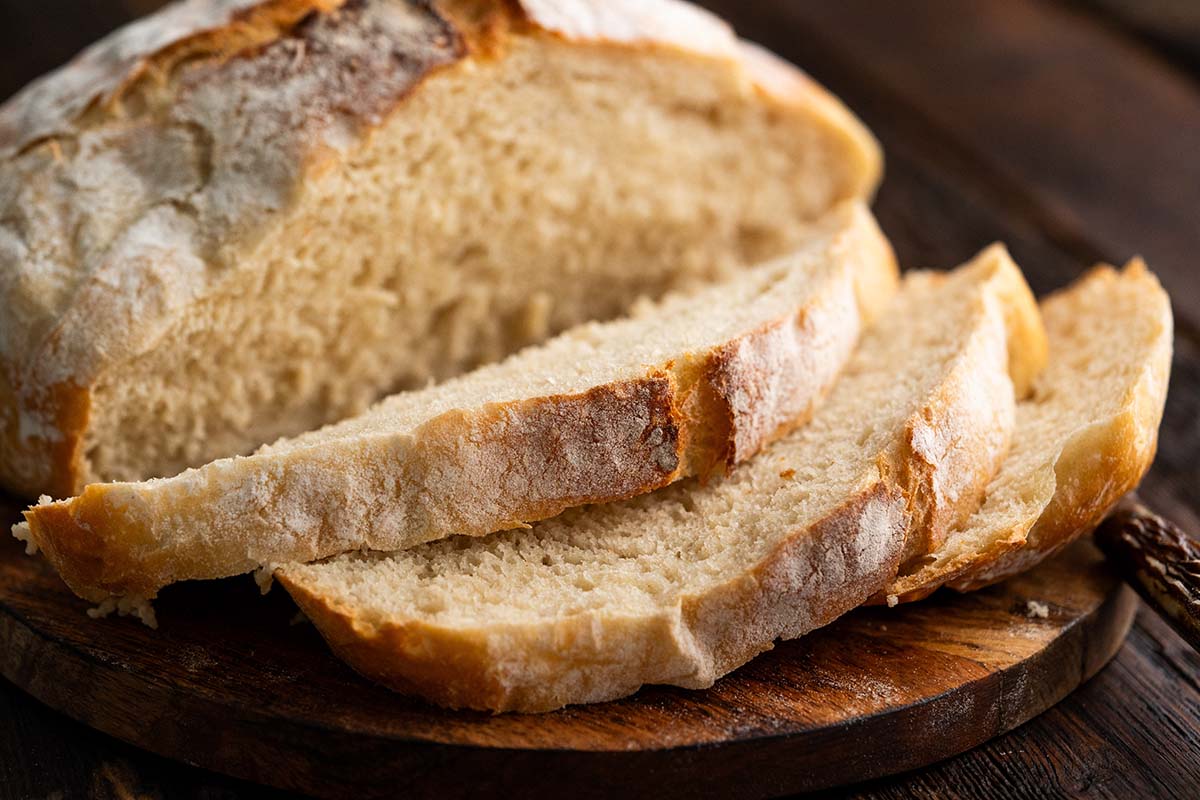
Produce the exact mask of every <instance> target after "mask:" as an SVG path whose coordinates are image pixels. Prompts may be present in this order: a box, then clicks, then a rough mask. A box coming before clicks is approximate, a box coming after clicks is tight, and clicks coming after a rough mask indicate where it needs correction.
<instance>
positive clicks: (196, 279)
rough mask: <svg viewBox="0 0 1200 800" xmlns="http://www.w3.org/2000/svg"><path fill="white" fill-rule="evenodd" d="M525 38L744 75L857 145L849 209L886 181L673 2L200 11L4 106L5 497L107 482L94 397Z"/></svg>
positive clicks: (169, 17) (198, 3) (193, 8)
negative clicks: (353, 167) (362, 143)
mask: <svg viewBox="0 0 1200 800" xmlns="http://www.w3.org/2000/svg"><path fill="white" fill-rule="evenodd" d="M526 35H550V36H555V37H559V38H563V39H566V40H568V41H571V42H577V43H579V44H580V45H581V46H585V45H602V46H604V47H612V48H616V49H617V50H620V49H629V48H637V49H643V48H657V49H662V50H670V51H674V52H677V53H683V54H688V55H694V56H695V57H696V58H698V59H707V60H712V59H717V60H720V61H728V63H729V68H730V69H731V70H734V71H738V72H740V74H742V75H744V76H745V79H746V80H749V81H751V82H754V83H756V85H757V86H758V88H759V91H761V92H762V93H763V95H764V97H768V98H770V99H769V102H770V103H772V104H775V105H777V106H779V107H781V108H787V107H799V108H805V109H809V110H810V111H811V113H812V115H813V116H814V118H816V119H817V120H823V122H820V123H819V124H823V125H826V126H828V127H829V128H830V129H834V128H844V129H845V130H844V131H843V132H842V134H844V136H845V138H846V147H845V154H844V155H845V158H846V159H847V160H851V161H854V162H855V163H854V165H853V170H854V171H855V174H856V175H857V176H858V178H857V185H855V186H853V187H849V191H848V192H847V194H848V195H850V194H864V193H866V192H869V191H870V189H871V187H872V186H874V184H875V182H876V180H877V179H878V174H879V162H880V158H879V151H878V148H877V146H876V145H875V143H874V142H873V140H872V139H871V138H870V136H869V134H868V133H866V131H865V130H863V129H862V128H861V126H860V125H859V124H858V123H857V122H856V121H855V120H853V119H852V118H851V117H850V115H849V114H848V113H847V112H846V111H845V110H844V109H843V108H842V107H841V106H840V105H839V104H838V103H837V102H836V101H834V100H832V99H831V98H830V97H828V95H826V94H825V93H824V92H823V91H821V90H820V89H819V88H817V87H815V85H813V84H811V82H808V81H807V79H805V78H803V77H801V76H800V75H799V73H798V72H797V71H796V70H794V69H792V68H789V67H785V66H781V65H780V64H778V63H771V62H770V59H768V58H766V57H764V56H762V55H761V54H754V55H748V54H747V53H748V51H746V50H745V49H744V48H743V47H742V45H740V44H739V43H738V42H737V40H736V39H735V38H734V36H733V35H732V33H731V31H730V30H729V29H728V27H727V26H725V25H724V24H723V23H721V22H720V21H719V20H717V19H716V18H714V17H712V16H711V15H709V14H707V13H706V12H703V11H700V10H698V9H696V8H693V7H691V6H688V5H686V4H683V3H679V2H675V0H653V1H650V0H647V1H646V2H642V0H622V2H608V1H607V0H605V2H599V1H598V0H528V1H527V2H513V3H508V2H500V1H499V0H495V1H494V2H487V1H486V0H445V2H417V1H416V0H411V1H407V2H406V1H405V0H258V1H257V2H254V1H253V0H185V2H182V3H178V4H175V5H172V6H170V7H168V8H167V9H166V10H164V11H163V12H161V13H159V14H156V15H154V16H152V17H149V18H147V19H145V20H143V21H140V22H138V23H136V24H134V25H131V26H128V27H127V28H124V29H122V30H120V31H118V32H117V33H115V34H113V35H112V36H110V37H109V38H107V39H105V40H104V41H102V42H100V43H98V44H97V45H95V46H93V47H92V48H90V49H88V50H87V51H85V52H84V53H83V54H81V55H80V56H79V57H78V58H77V59H76V60H75V61H74V62H72V63H71V64H69V65H68V66H66V67H64V68H63V69H61V70H59V71H57V72H55V73H53V74H51V75H49V76H47V77H45V78H43V79H41V80H39V81H38V82H36V83H34V84H33V85H31V86H30V87H28V88H27V89H26V90H25V91H24V92H22V93H21V94H19V95H18V96H16V97H15V98H14V99H12V100H11V101H9V102H8V103H7V104H5V105H4V106H3V107H2V108H0V187H2V188H0V210H2V213H0V217H6V218H8V219H11V220H15V221H16V222H15V223H14V224H4V225H0V264H12V265H16V266H15V267H13V268H10V269H5V270H3V271H0V308H3V309H4V311H5V315H6V318H5V320H4V322H3V323H0V440H2V441H3V443H4V450H5V454H6V455H5V457H4V458H3V459H2V460H0V482H3V483H4V484H6V485H8V486H9V487H10V488H13V489H16V490H18V491H22V492H26V493H30V494H35V493H37V492H39V491H43V490H44V491H49V492H51V493H53V494H55V495H57V496H64V495H67V494H71V493H74V492H76V491H78V490H79V489H80V488H81V486H82V484H83V483H84V482H86V481H88V480H91V479H95V478H96V477H97V476H95V475H93V474H90V472H89V470H90V467H89V464H88V461H87V454H86V453H85V452H84V445H85V442H84V439H85V436H86V434H87V432H88V429H89V421H90V417H91V416H92V412H93V409H92V399H93V394H92V389H93V387H94V386H95V385H96V383H97V381H98V380H100V379H101V378H102V376H104V375H106V374H107V373H108V372H110V371H112V370H117V369H119V368H120V365H121V364H122V363H123V362H126V361H128V360H129V359H130V358H133V357H135V356H137V355H139V354H141V353H146V352H149V351H152V350H153V349H154V348H155V347H156V345H157V344H158V343H159V341H160V339H161V338H162V337H163V336H164V335H165V334H166V331H167V330H168V329H169V328H171V326H172V325H175V324H177V323H178V322H179V321H180V320H183V319H186V315H187V314H188V311H189V308H190V307H191V306H192V305H193V304H194V303H195V301H196V300H197V299H198V298H202V297H204V296H205V295H206V293H207V292H209V291H210V290H211V289H212V288H213V287H215V286H217V285H218V284H219V283H220V281H221V280H222V279H223V277H224V276H225V275H227V274H228V273H229V272H230V271H232V270H234V269H236V266H237V263H238V261H239V258H240V257H241V256H242V255H243V254H244V253H246V252H247V251H248V250H250V249H251V248H252V247H253V244H254V242H255V240H256V238H257V237H258V236H259V235H260V234H261V232H262V229H263V225H264V224H265V222H266V221H267V220H269V219H271V218H272V217H273V216H274V215H278V214H279V213H280V212H281V211H282V210H284V209H286V208H288V207H289V205H290V204H291V203H293V202H294V201H295V198H296V196H297V193H298V192H300V191H302V189H303V186H304V183H305V181H306V180H307V179H308V176H310V175H312V174H314V173H315V172H319V171H320V170H321V169H322V164H323V163H328V162H329V161H330V160H331V159H336V158H337V157H338V155H337V154H338V152H339V150H340V149H341V148H342V147H344V146H345V144H346V143H347V142H350V141H357V140H361V139H362V138H363V137H369V136H370V135H371V133H372V131H374V130H376V129H377V128H378V127H379V126H380V125H381V123H382V122H383V121H384V120H385V119H386V118H387V117H388V116H389V115H390V114H392V113H393V112H394V111H395V110H396V109H397V108H398V107H399V106H401V105H402V104H403V102H404V100H405V98H406V97H407V96H408V95H410V94H411V93H412V92H414V91H418V90H419V87H420V85H421V83H422V82H423V81H425V80H426V79H427V78H428V77H430V76H431V75H433V74H434V73H436V72H438V71H439V70H443V69H445V68H447V67H449V66H452V65H458V64H469V62H471V61H472V60H473V59H475V60H478V59H486V58H488V57H490V56H491V55H492V54H495V53H501V52H502V51H503V49H504V47H505V44H506V42H508V41H509V40H510V39H512V38H513V37H517V36H526ZM250 119H252V120H253V121H254V122H253V124H250V125H247V124H246V121H247V120H250ZM218 153H219V154H220V155H222V156H223V157H224V158H225V159H226V161H225V162H222V163H225V164H226V166H228V167H229V168H228V169H221V170H217V171H213V165H214V163H216V162H215V161H214V155H216V154H218ZM67 186H70V187H74V188H72V189H65V188H64V187H67ZM101 192H105V193H106V194H105V195H104V196H103V197H102V196H101ZM96 253H106V256H105V257H104V259H103V260H97V258H96V256H95V254H96Z"/></svg>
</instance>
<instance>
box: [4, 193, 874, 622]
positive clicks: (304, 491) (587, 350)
mask: <svg viewBox="0 0 1200 800" xmlns="http://www.w3.org/2000/svg"><path fill="white" fill-rule="evenodd" d="M896 284H897V272H896V266H895V261H894V259H893V256H892V252H891V249H890V247H889V245H888V243H887V240H886V239H885V238H884V236H883V234H882V232H881V231H880V230H879V228H878V226H877V225H876V223H875V220H874V218H873V217H872V216H871V214H870V212H869V211H868V210H867V209H866V207H865V206H863V205H862V204H861V203H849V204H846V205H844V206H841V207H839V208H837V209H836V210H835V211H833V212H831V213H830V214H829V215H827V216H826V217H825V218H824V219H822V220H821V221H820V222H819V223H817V224H815V225H814V226H813V227H812V229H811V230H810V236H809V238H808V240H807V243H806V244H805V245H804V246H803V247H802V248H801V249H800V250H798V251H796V252H795V253H794V254H792V255H791V256H788V257H786V258H783V259H780V260H776V261H772V262H770V263H768V264H765V265H762V266H760V267H757V268H755V269H752V270H747V271H744V272H742V273H740V274H738V275H737V276H736V277H734V278H733V279H732V280H730V281H729V282H726V283H724V284H719V285H716V286H713V287H709V288H707V289H705V290H702V291H700V292H698V293H695V294H692V295H680V296H676V297H673V298H671V299H668V300H666V301H664V302H663V303H661V304H658V305H654V306H651V307H649V308H645V309H642V310H641V312H640V313H639V315H637V316H635V317H632V318H629V319H625V320H620V321H615V322H609V323H595V324H590V325H585V326H582V327H579V328H577V329H574V330H572V331H571V332H569V333H567V334H564V335H563V336H561V337H559V338H557V339H555V340H552V341H551V342H549V343H547V344H545V345H543V346H539V347H534V348H530V349H527V350H525V351H524V352H522V353H520V354H518V355H516V356H514V357H512V358H510V359H509V360H507V361H505V362H502V363H501V364H498V365H494V366H491V367H486V368H482V369H479V370H476V371H475V372H472V373H469V374H468V375H466V376H463V377H461V378H458V379H454V380H451V381H449V382H447V383H444V384H441V385H439V386H434V387H430V388H428V389H425V390H422V391H415V392H405V393H401V394H399V395H396V396H394V397H392V398H390V399H388V400H385V401H383V402H382V403H380V404H379V405H377V406H375V407H374V408H372V409H371V410H370V411H368V412H367V413H365V414H363V415H361V416H359V417H357V418H353V419H350V420H347V421H345V422H343V423H339V424H337V425H333V426H330V427H328V428H325V429H324V430H321V431H317V432H314V433H310V434H306V435H304V436H301V437H298V438H296V439H292V440H284V441H280V442H277V443H275V444H273V445H271V446H269V447H265V448H263V449H262V450H260V451H259V452H258V453H256V454H255V455H253V456H250V457H247V458H227V459H222V460H220V461H216V462H213V463H211V464H208V465H206V466H204V467H201V468H199V469H194V470H189V471H187V472H185V473H183V474H181V475H179V476H176V477H174V478H169V479H160V480H152V481H147V482H144V483H108V484H94V485H92V486H89V487H87V489H86V490H85V491H84V492H83V494H82V495H80V496H79V497H76V498H72V499H70V500H65V501H60V502H56V503H45V504H42V505H38V506H35V507H34V508H32V509H30V510H29V511H28V512H26V515H25V517H26V520H27V522H28V534H27V535H28V537H29V538H30V539H31V540H32V541H33V542H34V543H35V544H36V545H37V547H38V548H40V549H41V550H42V551H43V552H44V553H45V554H46V556H47V558H49V559H50V561H51V562H52V563H53V564H54V565H55V567H56V568H57V569H58V570H59V572H60V573H61V574H62V576H63V578H64V579H65V580H66V581H67V583H68V584H69V585H70V586H71V587H72V588H73V589H74V590H75V591H76V592H77V593H79V594H80V595H82V596H83V597H85V598H87V599H90V600H93V601H102V600H104V599H106V598H108V597H109V596H113V595H115V596H136V597H141V598H150V597H153V596H154V595H155V593H156V592H157V591H158V589H160V588H161V587H162V586H164V585H166V584H168V583H170V582H172V581H179V580H186V579H198V578H218V577H223V576H227V575H236V574H239V573H243V572H247V571H250V570H253V569H256V568H258V567H260V566H263V565H265V564H276V563H282V562H291V561H311V560H314V559H319V558H323V557H325V556H330V555H335V554H337V553H343V552H346V551H348V550H358V549H364V548H370V549H388V550H391V549H402V548H405V547H409V546H411V545H414V544H418V543H421V542H426V541H430V540H432V539H437V538H441V537H444V536H449V535H451V534H469V535H481V534H486V533H491V532H493V531H498V530H504V529H507V528H513V527H519V526H521V525H523V524H525V523H527V522H530V521H533V520H538V519H544V518H546V517H550V516H553V515H555V514H557V513H559V512H560V511H562V510H563V509H564V508H567V507H569V506H575V505H582V504H585V503H595V502H604V501H610V500H618V499H623V498H626V497H631V496H633V495H637V494H641V493H643V492H647V491H650V490H652V489H656V488H658V487H661V486H665V485H667V484H669V483H671V482H672V481H675V480H678V479H679V478H683V477H686V476H689V475H707V474H709V473H711V472H714V471H721V470H723V469H725V468H727V467H729V466H732V465H733V464H735V463H737V462H739V461H742V460H744V459H746V458H747V457H749V456H751V455H753V454H754V453H755V452H757V451H758V450H759V448H761V447H762V446H763V444H765V443H766V442H769V441H771V440H772V439H774V438H776V437H778V436H779V435H780V434H782V433H784V432H786V431H787V430H789V429H790V428H791V427H793V426H795V425H796V424H797V423H798V422H801V421H803V420H804V419H805V418H806V417H807V416H808V415H809V414H810V413H811V411H812V409H813V407H814V406H815V405H816V404H817V402H818V400H819V399H820V398H821V397H822V396H823V395H824V394H825V392H826V391H827V389H828V388H829V386H830V385H831V384H832V382H833V380H834V378H835V377H836V375H837V373H838V372H839V371H840V369H841V368H842V366H843V364H844V363H845V361H846V359H847V358H849V356H850V353H851V352H852V351H853V349H854V346H855V344H856V343H857V341H858V338H859V334H860V331H861V330H862V328H863V327H865V322H867V321H869V320H872V319H874V318H875V316H876V315H877V314H878V313H879V311H880V310H881V309H882V308H883V307H884V306H885V305H886V304H887V303H888V301H889V300H890V299H891V297H892V295H893V294H894V292H895V289H896ZM23 535H24V534H23Z"/></svg>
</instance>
